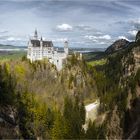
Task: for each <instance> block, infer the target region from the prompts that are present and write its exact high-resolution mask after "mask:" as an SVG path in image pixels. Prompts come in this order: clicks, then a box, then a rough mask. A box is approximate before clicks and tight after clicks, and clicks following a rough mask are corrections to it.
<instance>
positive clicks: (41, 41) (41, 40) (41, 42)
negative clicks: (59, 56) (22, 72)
mask: <svg viewBox="0 0 140 140" xmlns="http://www.w3.org/2000/svg"><path fill="white" fill-rule="evenodd" d="M40 48H41V49H40V51H41V52H40V57H41V59H42V58H43V39H42V36H41V39H40Z"/></svg>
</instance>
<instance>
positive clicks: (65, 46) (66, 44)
mask: <svg viewBox="0 0 140 140" xmlns="http://www.w3.org/2000/svg"><path fill="white" fill-rule="evenodd" d="M64 52H65V54H66V55H68V54H69V47H68V41H65V42H64Z"/></svg>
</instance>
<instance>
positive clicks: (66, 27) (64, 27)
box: [56, 23, 73, 31]
mask: <svg viewBox="0 0 140 140" xmlns="http://www.w3.org/2000/svg"><path fill="white" fill-rule="evenodd" d="M56 29H58V30H59V31H71V30H72V29H73V27H72V26H71V25H69V24H65V23H64V24H61V25H57V27H56Z"/></svg>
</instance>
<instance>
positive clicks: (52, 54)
mask: <svg viewBox="0 0 140 140" xmlns="http://www.w3.org/2000/svg"><path fill="white" fill-rule="evenodd" d="M68 54H69V48H68V42H67V41H65V42H64V50H63V51H59V50H58V48H54V46H53V43H52V41H46V40H43V39H42V37H41V38H40V39H39V38H38V34H37V30H35V34H34V37H33V38H32V39H30V40H29V42H28V51H27V58H28V59H30V61H31V62H33V61H36V60H42V59H44V58H48V60H49V62H51V63H53V64H54V65H55V66H56V67H57V69H58V70H61V69H62V67H63V65H64V64H65V62H66V58H67V57H68Z"/></svg>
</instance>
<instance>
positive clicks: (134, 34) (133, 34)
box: [128, 30, 138, 36]
mask: <svg viewBox="0 0 140 140" xmlns="http://www.w3.org/2000/svg"><path fill="white" fill-rule="evenodd" d="M137 32H138V31H137V30H131V31H128V33H129V34H130V35H132V36H136V34H137Z"/></svg>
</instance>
